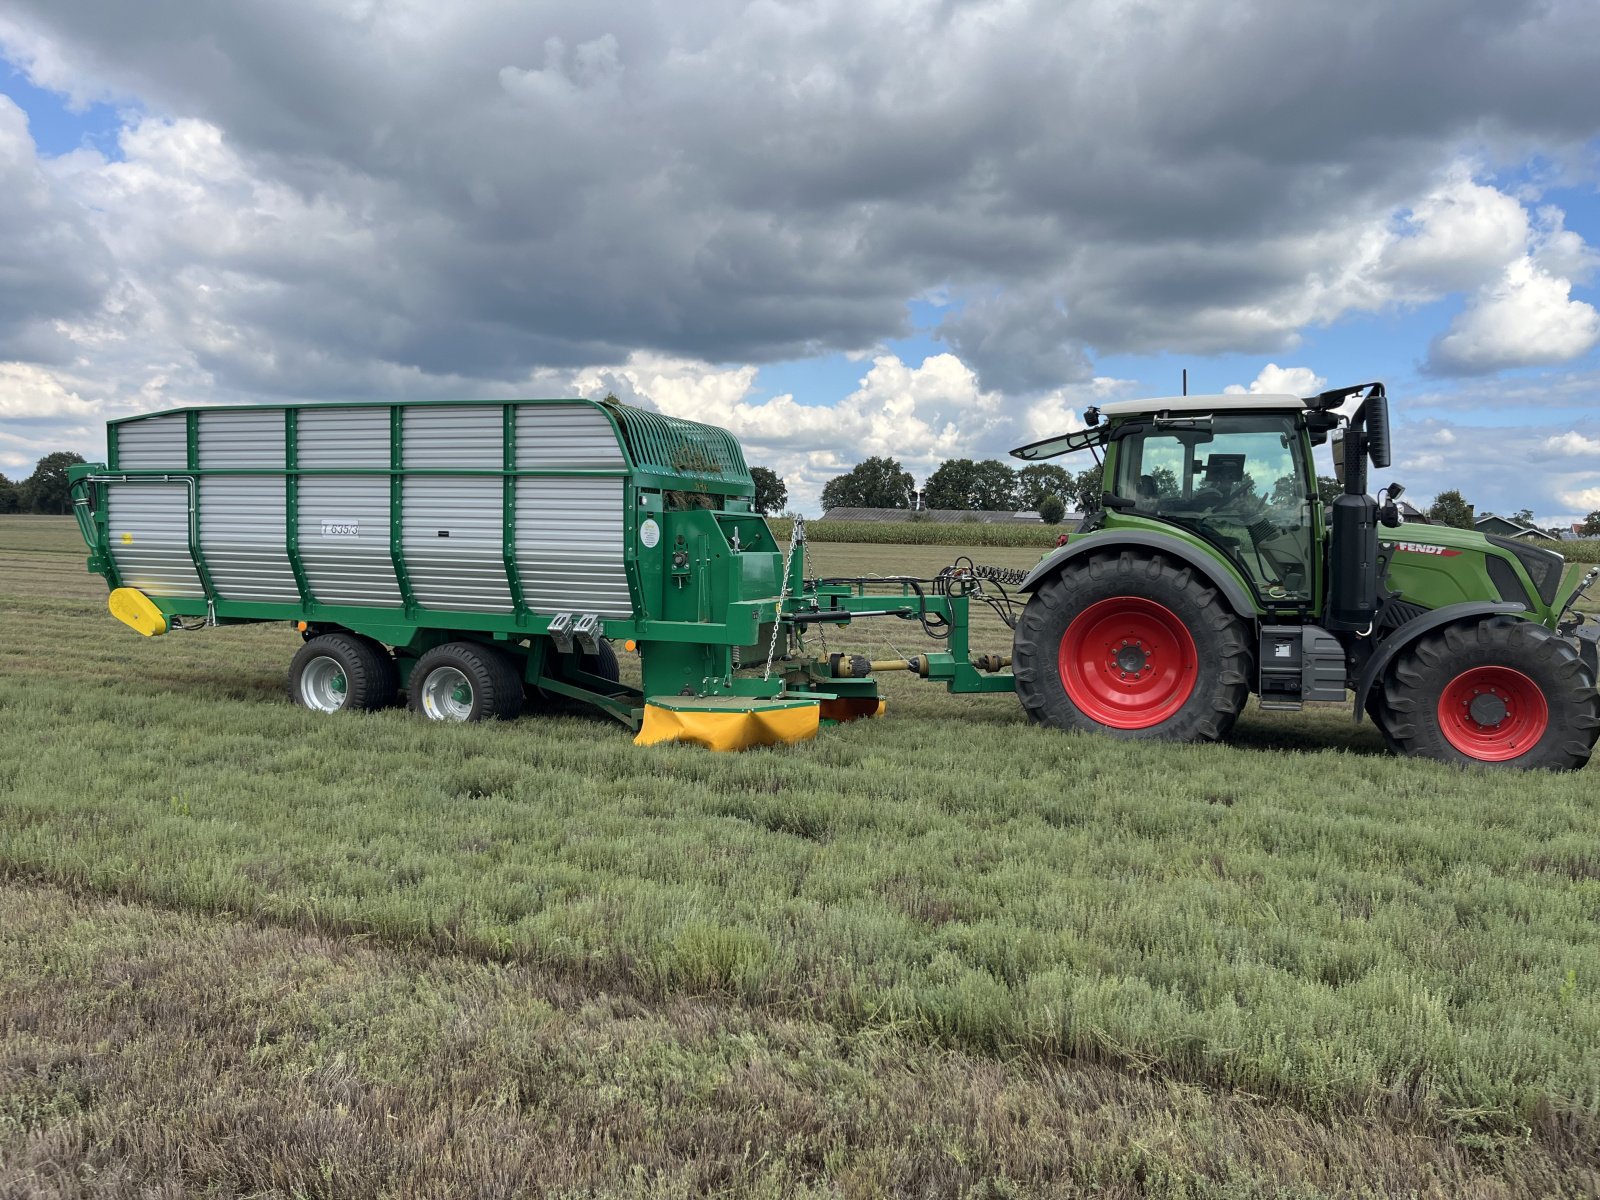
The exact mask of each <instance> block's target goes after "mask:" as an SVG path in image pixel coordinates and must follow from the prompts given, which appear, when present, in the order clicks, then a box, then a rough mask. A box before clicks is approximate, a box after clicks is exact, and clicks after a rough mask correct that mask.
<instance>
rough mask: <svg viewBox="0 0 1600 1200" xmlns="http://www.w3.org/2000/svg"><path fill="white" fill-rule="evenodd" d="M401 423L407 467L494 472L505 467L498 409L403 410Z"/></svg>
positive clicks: (464, 405) (496, 407)
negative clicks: (403, 414)
mask: <svg viewBox="0 0 1600 1200" xmlns="http://www.w3.org/2000/svg"><path fill="white" fill-rule="evenodd" d="M401 420H402V421H403V422H404V423H403V425H402V426H401V429H402V431H403V439H402V440H403V443H404V452H405V457H404V458H403V459H402V460H401V461H403V462H404V463H405V465H406V466H407V467H427V468H432V469H436V470H468V471H498V470H500V468H501V467H503V466H504V465H505V461H504V454H505V427H504V421H505V416H504V413H503V410H502V409H501V408H500V407H499V406H498V405H495V406H493V407H491V406H489V405H466V404H462V405H455V404H447V405H442V406H438V407H434V406H428V407H423V408H407V409H406V410H405V416H404V417H402V418H401Z"/></svg>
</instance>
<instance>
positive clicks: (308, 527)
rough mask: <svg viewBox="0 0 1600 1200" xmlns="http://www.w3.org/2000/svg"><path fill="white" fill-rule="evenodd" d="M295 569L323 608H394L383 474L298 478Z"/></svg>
mask: <svg viewBox="0 0 1600 1200" xmlns="http://www.w3.org/2000/svg"><path fill="white" fill-rule="evenodd" d="M300 565H301V566H302V567H304V568H305V573H306V582H307V583H308V584H310V586H311V596H312V598H313V599H315V600H320V601H322V602H323V603H324V604H364V605H371V606H373V607H379V608H399V607H400V606H401V604H402V603H403V601H402V600H401V597H400V584H399V582H398V581H397V580H396V579H395V576H394V559H393V558H392V557H391V556H390V553H389V477H388V476H387V475H382V476H377V475H302V476H301V477H300Z"/></svg>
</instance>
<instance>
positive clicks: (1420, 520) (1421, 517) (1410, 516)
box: [1399, 500, 1433, 525]
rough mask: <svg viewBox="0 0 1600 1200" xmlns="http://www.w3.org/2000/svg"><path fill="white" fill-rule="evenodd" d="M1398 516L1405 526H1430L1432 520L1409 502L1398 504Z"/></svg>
mask: <svg viewBox="0 0 1600 1200" xmlns="http://www.w3.org/2000/svg"><path fill="white" fill-rule="evenodd" d="M1399 508H1400V516H1401V518H1402V519H1403V520H1404V521H1405V523H1406V524H1407V525H1432V524H1433V518H1432V517H1430V516H1428V514H1427V513H1425V512H1423V511H1422V510H1421V509H1420V508H1418V507H1417V506H1416V505H1415V504H1413V503H1411V501H1409V500H1401V501H1400V502H1399Z"/></svg>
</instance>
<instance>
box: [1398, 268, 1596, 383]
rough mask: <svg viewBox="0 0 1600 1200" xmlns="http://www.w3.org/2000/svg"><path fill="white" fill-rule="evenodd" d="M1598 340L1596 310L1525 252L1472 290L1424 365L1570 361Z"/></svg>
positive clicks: (1452, 367) (1460, 368) (1478, 369)
mask: <svg viewBox="0 0 1600 1200" xmlns="http://www.w3.org/2000/svg"><path fill="white" fill-rule="evenodd" d="M1597 344H1600V313H1597V312H1596V311H1595V309H1594V306H1593V305H1591V304H1586V303H1584V302H1583V301H1582V300H1574V299H1572V283H1571V281H1570V280H1568V279H1563V278H1561V277H1559V276H1555V275H1551V274H1550V273H1549V272H1548V271H1546V270H1544V269H1543V268H1542V267H1540V266H1539V265H1538V263H1537V262H1536V261H1535V260H1534V259H1533V258H1532V257H1529V256H1524V257H1522V258H1519V259H1517V260H1516V261H1515V262H1513V263H1511V264H1510V265H1509V266H1507V267H1506V268H1505V270H1504V272H1503V273H1502V275H1501V277H1500V279H1499V280H1498V281H1496V282H1495V283H1494V284H1492V285H1489V286H1487V287H1485V288H1483V289H1481V290H1480V291H1479V292H1477V293H1476V294H1475V295H1474V296H1473V298H1472V300H1471V301H1470V302H1469V303H1468V305H1467V307H1466V309H1465V310H1464V311H1463V312H1462V313H1461V314H1460V315H1459V316H1458V317H1456V319H1455V320H1454V321H1452V322H1451V324H1450V328H1449V330H1448V331H1447V332H1445V333H1444V334H1442V335H1441V336H1440V337H1438V338H1436V339H1435V340H1434V342H1433V344H1432V345H1431V346H1430V347H1429V349H1428V362H1427V368H1428V370H1430V371H1432V372H1433V373H1435V374H1441V375H1453V374H1461V375H1472V374H1483V373H1485V372H1489V371H1498V370H1502V369H1504V368H1506V367H1526V366H1535V365H1542V364H1545V363H1561V362H1570V361H1572V360H1573V359H1575V358H1579V357H1581V356H1583V355H1585V354H1587V353H1588V352H1589V351H1590V350H1592V349H1593V348H1594V347H1595V346H1596V345H1597Z"/></svg>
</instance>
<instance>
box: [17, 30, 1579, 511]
mask: <svg viewBox="0 0 1600 1200" xmlns="http://www.w3.org/2000/svg"><path fill="white" fill-rule="evenodd" d="M1415 7H1416V8H1417V9H1419V10H1422V9H1428V10H1437V11H1435V12H1433V13H1432V14H1431V16H1430V14H1429V13H1428V12H1422V11H1410V10H1408V11H1407V12H1406V13H1403V14H1402V13H1396V12H1395V11H1394V9H1393V6H1390V5H1386V4H1382V3H1378V2H1377V0H1371V2H1370V3H1369V2H1366V0H1352V2H1351V3H1339V4H1335V3H1309V4H1306V5H1303V6H1289V7H1284V6H1271V5H1261V6H1249V5H1247V6H1245V8H1243V9H1240V8H1238V6H1236V5H1234V6H1229V7H1228V13H1229V20H1228V21H1227V22H1226V23H1225V24H1222V23H1219V21H1218V13H1219V12H1220V11H1221V8H1222V5H1221V0H1175V2H1174V3H1173V4H1172V5H1170V6H1167V7H1166V8H1165V9H1164V10H1163V21H1162V23H1161V24H1160V25H1159V26H1158V27H1149V28H1141V31H1140V35H1139V36H1138V37H1131V36H1130V34H1131V26H1130V25H1128V22H1129V20H1130V19H1131V18H1130V11H1129V10H1128V9H1127V8H1126V6H1119V5H1115V4H1101V3H1088V4H1085V5H1084V6H1082V7H1081V9H1079V10H1075V11H1074V13H1073V16H1072V19H1071V20H1070V21H1068V20H1066V19H1064V18H1063V16H1062V14H1061V12H1060V10H1059V8H1058V6H1055V5H1052V4H1047V3H1044V2H1042V0H1038V2H1032V0H1004V2H1002V0H992V2H991V0H975V2H974V3H973V4H971V5H967V6H954V7H952V6H947V5H935V4H931V3H930V4H919V3H914V2H911V0H904V2H901V0H858V2H855V3H844V0H828V2H823V3H819V4H817V5H815V6H812V7H811V8H809V9H807V10H805V11H801V10H790V9H780V8H773V7H772V6H767V5H759V4H748V3H744V2H742V0H725V2H722V3H717V4H713V5H708V6H706V8H705V9H704V10H703V11H702V10H699V9H697V10H694V11H693V12H688V13H686V12H685V11H684V10H682V9H681V8H680V7H676V6H669V5H666V4H664V3H662V4H657V3H642V4H641V3H621V2H617V3H612V2H610V0H605V2H597V3H590V4H584V5H576V4H573V5H562V4H556V5H550V6H543V7H542V8H540V9H539V10H538V11H532V10H527V11H525V10H521V9H513V8H508V7H506V6H503V5H501V4H499V3H496V2H494V0H473V2H471V3H463V4H461V5H457V6H450V7H449V8H447V9H440V8H438V7H436V6H427V5H412V4H409V3H401V2H396V3H393V4H388V5H380V6H367V7H361V6H356V7H354V8H352V7H351V6H348V5H341V4H334V3H332V2H331V0H294V2H293V3H291V4H286V5H284V6H279V7H278V8H274V9H267V8H260V7H256V6H240V7H239V8H233V7H231V6H230V7H224V8H218V9H209V10H206V11H204V12H202V13H199V14H196V13H194V12H192V11H190V10H189V9H188V8H187V6H183V5H179V4H176V3H175V2H173V0H158V2H157V3H154V4H152V5H150V6H145V7H142V8H140V9H139V10H138V12H137V14H135V12H134V11H133V10H130V9H129V8H128V7H127V6H122V5H116V4H112V3H109V2H107V3H98V2H96V0H72V2H71V3H67V4H55V3H43V2H42V0H19V2H18V3H17V4H15V5H13V6H11V10H10V11H8V13H7V14H6V15H5V16H0V54H3V56H4V57H3V60H0V94H3V95H4V96H5V97H6V98H7V100H5V101H0V164H3V166H0V174H4V176H5V177H4V178H0V275H3V277H4V278H6V279H7V280H8V281H9V286H8V288H7V289H6V295H5V296H4V297H0V471H3V472H5V473H6V474H7V475H10V476H11V477H13V478H16V477H19V476H24V475H26V474H27V473H28V471H29V470H31V464H32V461H33V460H34V459H36V458H37V457H38V456H39V455H41V454H43V453H45V452H47V451H48V450H53V449H57V448H62V447H66V448H73V449H78V450H80V451H82V452H84V453H86V454H89V455H91V456H92V455H94V454H97V453H99V451H100V447H101V446H102V445H103V425H104V421H105V420H107V419H110V418H114V417H117V416H123V415H127V414H128V413H131V412H138V411H149V410H152V409H156V408H161V407H172V406H177V405H185V404H197V403H199V404H214V403H236V402H247V401H254V402H262V401H266V402H271V401H274V400H279V399H312V400H314V399H321V398H327V399H350V398H360V397H372V398H387V397H390V396H396V395H419V396H457V397H462V398H469V397H495V396H510V395H532V394H546V395H550V394H573V393H577V394H604V392H606V391H614V392H616V393H617V394H618V395H621V396H623V397H624V398H625V399H628V400H630V401H634V402H638V403H642V404H647V405H651V406H654V407H657V408H660V409H662V410H663V411H668V412H673V413H677V414H679V415H684V416H692V417H697V418H699V419H703V420H710V421H713V422H716V423H719V424H724V425H726V426H727V427H729V428H731V429H732V430H733V431H734V432H735V433H736V434H737V435H738V436H739V437H740V438H741V440H742V441H743V442H744V443H745V445H746V448H747V453H748V454H749V457H750V458H751V460H752V461H755V462H763V463H766V464H768V465H771V466H773V467H775V468H776V469H778V470H779V472H780V473H781V474H782V475H783V476H784V477H785V478H786V480H787V481H788V482H789V485H790V490H791V495H792V497H793V499H794V502H795V504H796V506H797V507H799V508H801V509H802V510H806V511H815V501H816V497H817V494H818V493H819V491H820V489H821V486H822V484H823V483H825V482H826V480H827V479H828V478H830V477H831V476H832V475H833V474H836V473H837V472H839V471H841V470H844V469H846V468H848V467H849V466H850V465H851V464H852V463H854V462H856V461H859V460H860V459H861V458H864V457H866V456H867V455H868V454H889V455H892V456H894V457H897V458H899V459H900V460H901V461H902V462H904V463H905V465H906V466H907V468H908V469H910V470H911V471H912V472H913V473H914V474H916V475H918V476H919V477H926V475H927V474H928V473H930V472H931V471H932V470H933V469H934V468H935V467H936V466H937V464H938V463H939V462H940V461H942V460H943V459H945V458H948V457H955V456H971V457H987V456H990V455H1001V454H1003V453H1004V451H1005V450H1006V449H1008V448H1009V447H1010V446H1011V445H1014V444H1018V443H1020V442H1022V441H1026V440H1032V439H1033V438H1035V437H1038V436H1044V435H1045V434H1048V433H1051V432H1056V431H1059V429H1061V428H1063V427H1065V426H1067V425H1069V424H1070V423H1071V422H1072V421H1074V420H1075V419H1076V417H1077V414H1079V413H1080V412H1081V410H1082V409H1083V408H1084V407H1085V406H1086V405H1087V404H1090V403H1093V402H1095V401H1096V400H1101V399H1105V398H1107V397H1112V396H1116V397H1122V396H1134V395H1153V394H1154V395H1159V394H1170V393H1172V392H1175V391H1177V390H1178V387H1179V378H1180V372H1181V371H1182V370H1183V369H1184V368H1187V369H1188V371H1189V381H1190V390H1191V391H1192V392H1202V391H1220V390H1223V389H1225V388H1240V387H1243V388H1254V389H1256V390H1274V389H1287V390H1293V391H1309V390H1312V389H1314V388H1320V387H1323V386H1337V385H1341V384H1346V383H1354V382H1360V381H1365V380H1369V379H1382V380H1384V381H1385V382H1386V383H1387V385H1388V388H1389V392H1390V395H1391V396H1392V397H1393V398H1394V404H1395V408H1396V413H1397V416H1398V417H1399V418H1400V429H1399V436H1400V439H1401V441H1400V447H1401V449H1400V452H1399V453H1398V454H1397V456H1396V464H1395V467H1394V474H1395V475H1396V477H1398V478H1401V479H1403V480H1404V481H1405V482H1406V483H1407V484H1408V486H1409V488H1410V491H1411V494H1412V495H1413V496H1416V497H1418V498H1424V499H1425V498H1427V497H1429V496H1431V495H1432V494H1434V493H1436V492H1437V491H1439V490H1442V489H1444V488H1448V487H1456V488H1459V489H1460V490H1462V491H1463V492H1464V493H1466V495H1467V498H1468V499H1469V500H1470V501H1473V502H1475V503H1476V504H1477V505H1478V506H1479V508H1480V509H1486V510H1494V511H1502V512H1504V511H1513V510H1515V509H1518V508H1522V507H1528V508H1531V509H1533V510H1534V511H1535V512H1536V514H1538V516H1539V517H1540V518H1541V519H1544V520H1546V521H1549V522H1552V523H1553V522H1555V521H1558V520H1561V521H1565V520H1571V519H1574V518H1577V517H1581V516H1582V515H1583V513H1585V512H1587V511H1590V510H1591V509H1594V508H1600V313H1597V312H1596V309H1597V308H1600V296H1597V285H1600V278H1597V275H1600V253H1597V251H1596V246H1597V245H1600V191H1597V186H1596V185H1597V177H1600V174H1597V170H1596V166H1597V163H1600V154H1597V150H1600V84H1597V82H1596V75H1597V73H1596V72H1594V71H1593V69H1592V63H1591V61H1590V58H1591V56H1590V55H1588V54H1586V53H1584V51H1583V46H1585V45H1587V44H1589V40H1590V39H1589V32H1591V31H1590V30H1589V24H1590V22H1589V21H1588V20H1587V17H1592V9H1588V8H1587V6H1586V5H1585V4H1582V3H1571V2H1569V0H1554V2H1552V3H1548V4H1545V3H1533V2H1532V0H1527V2H1523V0H1506V2H1504V3H1502V2H1500V0H1495V2H1494V3H1490V2H1489V0H1459V2H1457V0H1450V2H1446V0H1417V3H1416V6H1415ZM1202 44H1203V45H1205V46H1206V47H1207V53H1206V54H1205V55H1196V54H1195V53H1194V50H1195V47H1196V46H1198V45H1202ZM395 62H406V63H407V64H408V69H407V70H406V71H404V72H396V71H394V70H393V69H392V65H393V64H394V63H395ZM1358 69H1359V78H1360V79H1361V80H1362V82H1361V84H1360V86H1359V87H1358V86H1356V85H1354V84H1353V83H1352V82H1351V81H1352V79H1354V78H1356V76H1357V73H1358ZM1269 81H1270V82H1269ZM1113 85H1114V86H1113Z"/></svg>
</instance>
